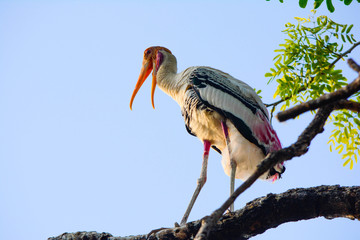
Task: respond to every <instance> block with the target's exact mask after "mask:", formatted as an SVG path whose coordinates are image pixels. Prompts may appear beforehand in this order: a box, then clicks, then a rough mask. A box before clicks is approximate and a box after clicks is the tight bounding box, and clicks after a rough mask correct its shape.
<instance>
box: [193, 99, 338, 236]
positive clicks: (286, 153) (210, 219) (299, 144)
mask: <svg viewBox="0 0 360 240" xmlns="http://www.w3.org/2000/svg"><path fill="white" fill-rule="evenodd" d="M332 110H333V106H332V105H327V106H325V107H324V108H320V109H319V111H318V112H317V113H316V115H315V117H314V119H313V121H312V122H311V123H310V124H309V125H308V127H307V128H306V129H305V130H304V131H303V132H302V134H301V135H300V136H299V138H298V140H297V141H296V142H295V143H294V144H292V145H291V146H289V147H287V148H283V149H281V150H278V151H275V152H272V153H269V154H268V155H267V156H266V158H265V159H264V160H263V161H262V162H261V163H260V164H259V165H258V167H257V169H256V171H255V172H254V173H253V174H252V175H251V176H250V177H249V178H248V179H247V180H246V181H245V182H244V183H243V184H241V185H240V186H239V187H238V188H237V189H236V191H235V192H234V193H233V194H232V195H231V196H230V197H229V198H228V199H227V200H226V202H225V203H224V204H223V205H222V206H221V207H220V208H219V209H217V210H216V211H214V212H213V213H212V214H211V215H210V216H207V217H205V218H203V222H202V225H201V228H200V230H199V232H198V233H197V234H196V237H195V240H205V239H207V238H208V236H209V234H210V232H211V229H212V228H213V226H214V225H215V224H216V222H217V221H218V220H219V219H220V217H221V216H222V215H223V214H224V212H225V211H226V209H228V208H229V206H230V205H231V204H232V203H233V202H234V201H235V199H236V198H237V197H238V196H239V195H240V194H241V193H243V192H244V191H245V190H246V189H248V188H249V187H250V186H251V185H252V184H253V183H254V182H255V181H256V180H257V179H258V178H259V177H260V176H261V175H262V174H264V173H265V172H266V171H268V170H269V169H270V168H271V167H272V166H274V165H275V164H276V163H279V162H283V161H287V160H290V159H292V158H293V157H295V156H301V155H303V154H305V153H306V152H307V151H308V147H309V146H310V143H311V141H312V139H314V137H315V136H316V135H317V134H319V133H321V132H323V127H324V125H325V122H326V120H327V118H328V117H329V115H330V113H331V111H332Z"/></svg>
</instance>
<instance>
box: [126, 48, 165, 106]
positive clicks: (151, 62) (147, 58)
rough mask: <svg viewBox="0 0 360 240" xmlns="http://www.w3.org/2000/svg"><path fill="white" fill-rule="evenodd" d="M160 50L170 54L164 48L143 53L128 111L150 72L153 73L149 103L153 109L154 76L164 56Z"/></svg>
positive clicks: (148, 49)
mask: <svg viewBox="0 0 360 240" xmlns="http://www.w3.org/2000/svg"><path fill="white" fill-rule="evenodd" d="M160 50H163V51H166V52H169V53H171V51H170V50H169V49H167V48H164V47H149V48H147V49H146V50H145V51H144V59H143V63H142V68H141V72H140V75H139V79H138V81H137V83H136V86H135V89H134V92H133V94H132V96H131V100H130V109H132V103H133V101H134V98H135V96H136V94H137V92H138V91H139V89H140V87H141V85H142V84H143V83H144V82H145V80H146V78H147V77H148V76H149V75H150V73H151V71H152V72H153V73H152V84H151V103H152V106H153V108H155V105H154V93H155V87H156V74H157V71H158V70H159V67H160V65H161V64H162V62H163V60H164V55H163V54H162V53H161V51H160Z"/></svg>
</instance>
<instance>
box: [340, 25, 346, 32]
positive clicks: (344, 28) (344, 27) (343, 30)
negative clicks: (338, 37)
mask: <svg viewBox="0 0 360 240" xmlns="http://www.w3.org/2000/svg"><path fill="white" fill-rule="evenodd" d="M346 28H347V24H345V25H344V26H343V29H342V30H341V33H344V32H345V30H346Z"/></svg>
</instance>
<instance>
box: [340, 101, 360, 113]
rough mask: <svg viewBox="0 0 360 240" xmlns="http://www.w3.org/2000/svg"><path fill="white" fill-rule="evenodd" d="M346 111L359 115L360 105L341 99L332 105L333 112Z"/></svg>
mask: <svg viewBox="0 0 360 240" xmlns="http://www.w3.org/2000/svg"><path fill="white" fill-rule="evenodd" d="M341 109H347V110H350V111H353V112H357V113H360V103H358V102H355V101H351V100H344V99H341V100H339V101H337V102H336V103H335V104H334V110H341Z"/></svg>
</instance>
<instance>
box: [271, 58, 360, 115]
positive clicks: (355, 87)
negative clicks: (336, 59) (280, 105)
mask: <svg viewBox="0 0 360 240" xmlns="http://www.w3.org/2000/svg"><path fill="white" fill-rule="evenodd" d="M348 64H349V66H350V67H351V68H352V69H354V70H355V71H358V73H359V74H360V66H359V65H357V64H356V62H355V61H353V60H352V59H351V58H350V59H349V60H348ZM359 90H360V76H359V77H357V78H356V79H355V80H354V81H353V82H351V83H349V84H348V85H346V86H345V87H342V88H340V89H338V90H336V91H335V92H332V93H328V94H324V95H322V96H321V97H319V98H317V99H314V100H310V101H307V102H304V103H301V104H299V105H297V106H295V107H292V108H289V109H287V110H285V111H282V112H279V113H278V115H277V116H276V117H277V119H278V120H279V121H280V122H283V121H286V120H288V119H290V118H295V117H297V116H298V115H300V114H302V113H304V112H307V111H310V110H315V109H317V108H319V107H321V106H325V105H327V104H329V103H334V102H336V101H338V100H340V99H347V98H348V97H350V96H351V95H353V94H354V93H356V92H358V91H359Z"/></svg>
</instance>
